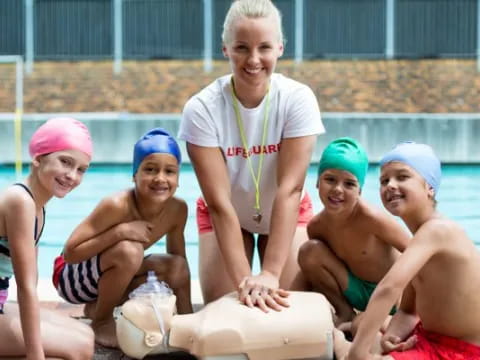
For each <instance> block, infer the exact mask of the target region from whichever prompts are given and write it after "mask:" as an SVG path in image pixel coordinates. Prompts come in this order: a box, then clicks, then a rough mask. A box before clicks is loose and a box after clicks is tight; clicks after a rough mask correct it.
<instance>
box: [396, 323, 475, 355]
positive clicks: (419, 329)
mask: <svg viewBox="0 0 480 360" xmlns="http://www.w3.org/2000/svg"><path fill="white" fill-rule="evenodd" d="M413 333H414V334H415V335H416V336H417V339H418V340H417V343H416V344H415V347H414V348H412V349H411V350H407V351H402V352H400V351H394V352H391V353H389V354H388V355H390V356H391V357H393V358H394V359H395V360H413V359H414V360H447V359H448V360H473V359H480V346H478V345H474V344H471V343H467V342H465V341H463V340H459V339H456V338H453V337H450V336H446V335H440V334H437V333H433V332H430V331H426V330H425V329H424V328H423V326H422V325H421V324H420V323H419V324H418V325H417V326H416V328H415V329H414V331H413Z"/></svg>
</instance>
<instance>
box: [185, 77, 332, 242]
mask: <svg viewBox="0 0 480 360" xmlns="http://www.w3.org/2000/svg"><path fill="white" fill-rule="evenodd" d="M230 81H231V75H226V76H223V77H221V78H218V79H217V80H215V81H214V82H213V83H211V84H210V85H208V86H207V87H206V88H204V89H203V90H201V91H200V92H199V93H198V94H196V95H194V96H193V97H192V98H191V99H190V100H188V102H187V103H186V104H185V107H184V109H183V116H182V121H181V123H180V130H179V133H178V138H179V139H182V140H185V141H186V142H189V143H191V144H194V145H198V146H205V147H219V148H220V149H221V151H222V153H223V155H224V157H225V161H226V165H227V168H228V174H229V176H230V184H231V193H232V204H233V206H234V208H235V210H236V212H237V215H238V218H239V220H240V225H241V226H242V228H243V229H245V230H247V231H249V232H252V233H260V234H268V232H269V228H270V215H271V212H272V205H273V200H274V198H275V194H276V190H277V181H276V176H277V161H278V152H279V150H280V143H281V141H282V139H284V138H292V137H299V136H308V135H315V134H321V133H324V132H325V129H324V127H323V123H322V120H321V117H320V110H319V108H318V103H317V99H316V98H315V95H314V94H313V92H312V90H311V89H310V88H309V87H308V86H306V85H304V84H301V83H299V82H297V81H294V80H292V79H289V78H287V77H285V76H283V75H280V74H272V77H271V83H270V92H269V96H270V111H269V122H268V129H267V135H266V139H265V145H264V147H263V152H264V155H263V156H264V159H263V168H262V173H261V179H260V208H261V214H262V221H261V222H260V224H258V223H256V222H255V221H254V220H253V218H252V216H253V215H254V214H255V209H254V206H255V183H254V180H253V178H252V175H251V170H250V167H249V165H248V162H247V158H246V156H245V155H246V154H244V148H243V145H242V139H241V137H240V131H239V129H238V125H237V120H236V117H235V110H234V107H233V102H232V92H231V84H230ZM238 105H239V110H240V114H241V118H242V119H241V120H242V123H243V128H244V131H245V136H246V139H247V144H248V149H249V152H250V153H252V156H251V160H252V165H253V170H254V173H255V176H257V172H258V162H259V159H260V150H261V149H262V136H263V119H264V111H265V105H266V97H265V98H264V99H263V100H262V102H261V103H260V105H258V106H257V107H256V108H252V109H247V108H245V107H243V106H242V104H241V103H240V102H239V103H238Z"/></svg>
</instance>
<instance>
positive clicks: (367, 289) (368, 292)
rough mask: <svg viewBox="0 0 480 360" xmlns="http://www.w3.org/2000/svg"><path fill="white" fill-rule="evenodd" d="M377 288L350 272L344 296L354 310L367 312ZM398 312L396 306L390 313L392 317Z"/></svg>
mask: <svg viewBox="0 0 480 360" xmlns="http://www.w3.org/2000/svg"><path fill="white" fill-rule="evenodd" d="M376 287H377V283H374V282H370V281H366V280H362V279H360V278H358V277H356V276H355V275H354V274H353V273H352V272H351V271H350V270H348V285H347V289H346V290H345V291H344V292H343V295H344V296H345V297H346V298H347V301H348V303H349V304H350V305H351V306H352V307H353V308H354V309H356V310H360V311H365V309H366V308H367V304H368V301H369V300H370V297H371V296H372V293H373V290H375V288H376ZM396 311H397V309H396V307H395V306H394V307H393V308H392V310H391V311H390V315H393V314H395V312H396Z"/></svg>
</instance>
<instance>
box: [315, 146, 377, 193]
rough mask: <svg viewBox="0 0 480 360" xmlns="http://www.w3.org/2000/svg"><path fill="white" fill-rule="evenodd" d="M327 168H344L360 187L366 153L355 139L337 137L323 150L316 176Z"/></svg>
mask: <svg viewBox="0 0 480 360" xmlns="http://www.w3.org/2000/svg"><path fill="white" fill-rule="evenodd" d="M327 169H338V170H345V171H348V172H350V173H352V174H353V175H355V177H356V178H357V180H358V183H359V184H360V188H362V187H363V183H364V181H365V175H366V174H367V170H368V157H367V153H366V152H365V149H364V148H363V147H362V146H361V145H360V144H359V143H358V142H357V141H356V140H354V139H352V138H349V137H342V138H338V139H336V140H333V141H332V142H331V143H330V144H328V146H327V147H326V148H325V150H323V154H322V158H321V159H320V163H319V164H318V176H320V175H321V174H322V173H323V172H324V171H325V170H327Z"/></svg>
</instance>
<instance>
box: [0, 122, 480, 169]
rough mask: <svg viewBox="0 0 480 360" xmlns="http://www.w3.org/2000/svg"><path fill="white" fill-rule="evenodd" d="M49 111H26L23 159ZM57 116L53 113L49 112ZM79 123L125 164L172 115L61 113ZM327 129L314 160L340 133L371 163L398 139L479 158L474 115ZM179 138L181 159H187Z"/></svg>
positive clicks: (6, 136) (10, 156) (10, 149)
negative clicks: (361, 148)
mask: <svg viewBox="0 0 480 360" xmlns="http://www.w3.org/2000/svg"><path fill="white" fill-rule="evenodd" d="M52 115H53V114H27V115H25V117H24V119H23V132H22V144H23V159H24V161H25V162H28V161H29V155H28V140H29V139H30V137H31V135H32V133H33V131H34V130H35V129H36V128H37V127H38V126H40V124H41V123H42V122H43V121H45V120H46V119H48V118H49V117H50V116H52ZM55 115H58V114H55ZM67 115H71V116H74V117H76V118H78V119H79V120H82V121H84V122H85V124H86V125H87V126H88V127H89V129H90V131H91V133H92V136H93V141H94V147H95V148H94V157H93V162H96V163H130V162H131V158H132V149H133V144H134V143H135V142H136V141H137V139H138V138H139V137H140V136H141V135H142V134H143V133H145V132H146V131H147V130H150V129H151V128H153V127H157V126H161V127H163V128H165V129H166V130H167V131H169V132H170V133H171V134H173V135H175V136H176V134H177V131H178V126H179V122H180V115H178V114H171V115H169V114H148V115H142V114H128V113H78V114H67ZM323 123H324V125H325V128H326V129H327V133H326V134H324V135H321V136H319V138H318V141H317V146H316V148H315V151H314V154H313V156H312V162H318V161H319V158H320V156H321V153H322V151H323V149H324V147H325V145H326V144H327V143H328V142H330V141H331V140H333V139H335V138H337V137H340V136H351V137H354V138H356V139H357V140H359V141H360V143H362V145H364V146H365V147H366V149H367V152H368V154H369V159H370V161H371V162H378V161H379V159H380V158H381V157H382V156H383V154H384V153H385V152H387V151H388V150H390V149H391V148H392V147H393V146H394V145H395V144H397V143H398V142H401V141H406V140H413V141H416V142H425V143H427V144H429V145H431V146H432V147H433V148H434V149H435V151H436V153H437V155H438V156H439V157H440V159H441V161H442V162H444V163H480V151H478V139H479V138H480V114H436V115H433V114H408V115H407V114H381V113H379V114H366V113H365V114H362V113H351V114H348V113H324V114H323ZM14 137H15V136H14V128H13V114H5V113H4V114H0V144H1V149H2V151H1V152H0V164H11V163H14V162H15V146H14ZM184 145H185V144H184V143H183V142H181V146H182V149H183V159H184V161H185V162H189V159H188V156H187V154H186V152H185V146H184Z"/></svg>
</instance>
